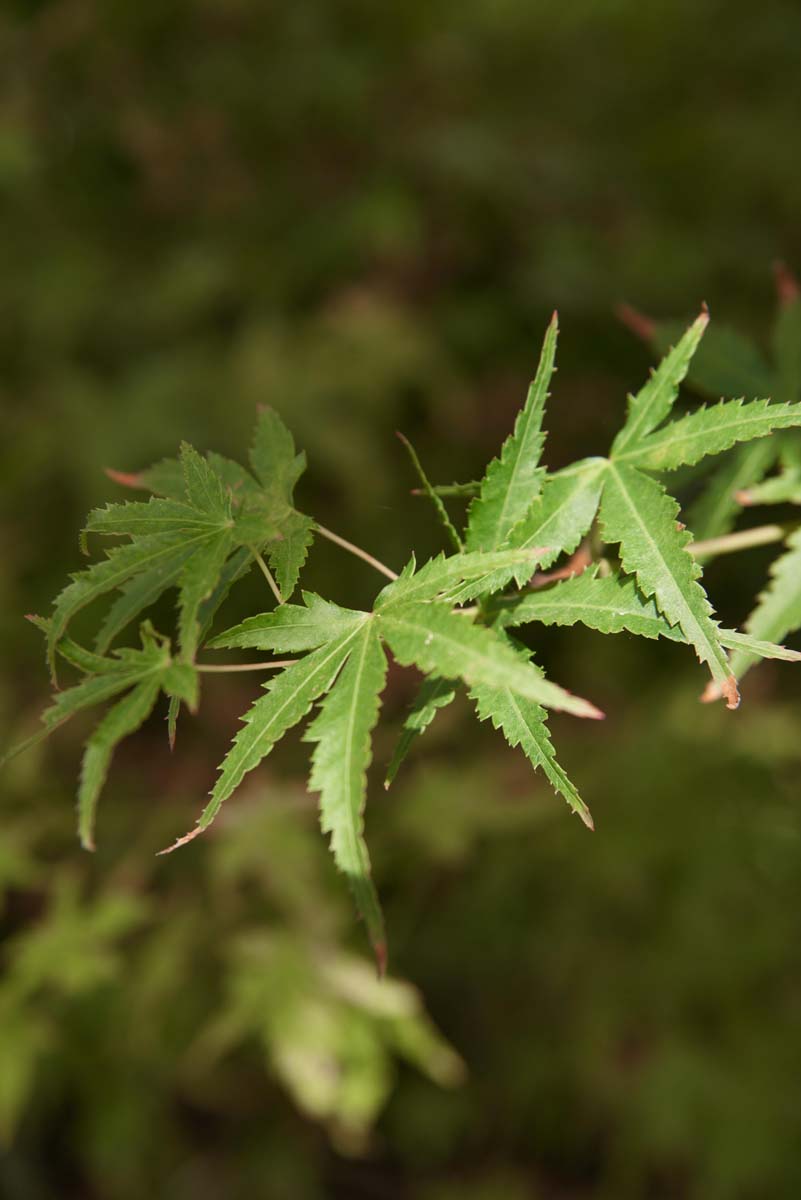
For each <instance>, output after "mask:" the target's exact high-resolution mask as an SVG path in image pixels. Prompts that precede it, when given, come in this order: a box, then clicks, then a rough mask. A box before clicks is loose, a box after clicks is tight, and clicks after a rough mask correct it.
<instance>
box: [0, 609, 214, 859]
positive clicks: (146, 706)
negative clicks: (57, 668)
mask: <svg viewBox="0 0 801 1200" xmlns="http://www.w3.org/2000/svg"><path fill="white" fill-rule="evenodd" d="M35 623H36V624H37V625H38V626H39V627H40V628H41V629H42V630H43V632H44V633H45V635H46V636H48V637H49V636H50V633H51V626H52V622H50V621H42V620H39V619H36V620H35ZM141 641H142V646H141V649H138V650H136V649H132V648H126V649H123V650H117V651H115V652H114V653H113V654H112V655H111V656H109V657H106V656H104V655H98V654H95V653H93V652H92V651H88V650H85V649H84V648H83V647H82V646H79V645H78V644H77V643H75V642H73V641H72V640H71V639H69V638H63V639H62V640H61V641H60V642H59V643H58V646H57V650H58V652H59V654H60V655H61V656H62V657H63V658H64V659H65V660H66V661H67V662H69V663H71V664H72V665H73V666H75V667H77V668H78V669H79V670H80V671H82V672H83V673H84V676H85V677H84V678H83V679H82V680H81V682H80V683H77V684H75V685H74V686H73V687H70V688H67V689H65V690H64V691H61V692H58V693H56V696H55V699H54V700H53V703H52V704H51V705H50V707H49V708H47V709H46V710H45V712H44V713H43V714H42V724H43V726H44V728H43V729H42V730H41V731H40V732H39V733H37V734H34V735H33V737H31V738H28V739H27V741H25V742H23V743H22V744H21V745H19V746H16V747H15V748H13V749H12V750H11V751H10V752H9V753H8V754H7V755H6V756H5V757H4V758H3V759H2V762H5V761H7V760H8V759H9V758H11V757H13V756H14V755H15V754H17V753H19V752H20V751H22V750H24V749H27V748H28V747H29V746H31V745H34V744H36V743H37V742H40V741H42V740H43V739H44V738H45V737H47V736H48V735H49V734H51V733H53V732H54V731H55V730H56V729H58V728H59V727H60V726H61V725H63V724H64V723H65V722H66V721H68V720H69V719H70V718H71V717H73V716H75V714H76V713H79V712H82V711H84V710H86V709H89V708H95V707H97V705H99V704H104V703H106V702H107V701H109V700H113V699H115V698H116V697H118V696H120V695H121V693H126V694H125V695H123V696H122V699H120V700H117V703H115V704H114V706H113V707H112V708H111V709H109V711H108V712H107V713H106V715H105V716H104V717H103V718H102V720H101V721H100V723H99V724H98V725H97V726H96V727H95V730H94V732H93V733H92V734H91V735H90V736H89V739H88V741H87V745H86V749H85V751H84V756H83V763H82V766H81V780H80V786H79V790H78V832H79V836H80V839H81V844H82V845H83V846H84V847H85V849H87V850H92V849H94V822H95V813H96V810H97V802H98V799H99V797H100V792H101V791H102V788H103V784H104V783H105V780H106V776H107V774H108V770H109V766H110V763H111V758H112V755H113V753H114V750H115V749H116V747H117V745H118V744H119V743H120V742H121V741H122V740H123V739H124V738H126V737H128V736H129V735H130V734H132V733H135V732H136V730H137V729H139V728H140V726H141V725H143V724H144V722H145V721H146V720H147V718H148V717H149V715H150V713H151V712H152V711H153V708H154V706H155V703H156V700H157V699H158V696H159V694H160V693H161V692H164V694H165V695H166V696H168V697H169V698H170V699H171V700H173V699H176V700H178V701H183V702H184V703H186V704H187V705H188V706H189V707H190V708H191V709H193V710H194V709H195V708H196V707H197V698H198V683H197V674H196V672H195V670H194V669H193V667H191V666H190V665H189V664H188V663H185V662H181V661H177V660H175V659H174V658H173V656H172V654H171V649H170V642H169V639H168V638H164V637H161V636H160V635H159V634H157V633H156V632H155V630H153V628H152V627H151V626H150V624H149V623H148V622H145V624H143V625H142V629H141Z"/></svg>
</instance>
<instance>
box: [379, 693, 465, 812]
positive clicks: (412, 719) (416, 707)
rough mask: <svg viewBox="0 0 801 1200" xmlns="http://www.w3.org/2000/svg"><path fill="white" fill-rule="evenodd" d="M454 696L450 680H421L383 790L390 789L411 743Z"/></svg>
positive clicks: (388, 769) (404, 723)
mask: <svg viewBox="0 0 801 1200" xmlns="http://www.w3.org/2000/svg"><path fill="white" fill-rule="evenodd" d="M455 696H456V685H455V684H454V682H453V680H452V679H440V678H439V677H437V676H436V675H433V676H431V677H430V678H428V679H424V680H423V682H422V684H421V685H420V690H419V691H418V693H417V696H416V697H415V701H414V704H413V705H412V707H411V709H410V711H409V713H408V715H407V717H406V720H405V721H404V722H403V728H402V730H401V733H400V737H399V738H398V741H397V744H396V746H395V750H394V752H393V755H392V758H391V760H390V764H389V766H388V767H387V773H386V777H385V779H384V787H385V788H390V787H391V786H392V784H393V783H394V782H395V777H396V775H397V774H398V771H399V770H400V768H401V764H402V763H403V761H404V759H405V758H406V755H407V754H408V753H409V750H410V749H411V747H412V744H413V742H414V741H415V740H416V739H417V738H418V737H419V736H420V734H421V733H425V731H426V729H428V727H429V725H430V724H431V722H432V721H433V720H434V717H435V716H436V715H437V709H440V708H446V707H447V706H448V705H449V704H450V703H451V701H452V700H453V699H454V697H455Z"/></svg>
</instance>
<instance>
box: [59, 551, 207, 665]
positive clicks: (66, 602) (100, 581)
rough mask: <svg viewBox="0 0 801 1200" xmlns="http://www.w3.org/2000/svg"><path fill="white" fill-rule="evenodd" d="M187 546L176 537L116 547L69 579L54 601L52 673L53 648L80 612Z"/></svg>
mask: <svg viewBox="0 0 801 1200" xmlns="http://www.w3.org/2000/svg"><path fill="white" fill-rule="evenodd" d="M200 541H201V537H197V538H193V539H192V541H191V547H192V548H194V546H195V545H197V544H199V543H200ZM189 546H190V543H188V542H183V541H182V540H181V539H180V536H179V535H176V534H157V535H155V536H153V537H148V538H141V539H139V540H138V541H136V542H131V543H130V544H128V545H124V546H117V547H115V548H114V549H113V550H111V551H109V552H108V553H107V556H106V558H105V559H103V560H102V561H100V562H97V563H94V564H93V565H92V566H91V567H88V568H87V569H86V570H85V571H80V572H78V573H76V574H74V575H72V576H71V579H72V582H71V583H69V584H67V586H66V587H65V588H64V590H63V591H62V592H61V593H60V594H59V595H58V596H57V597H56V602H55V607H54V609H53V614H52V618H51V622H50V634H49V638H48V662H49V664H50V669H51V673H52V674H53V675H55V650H56V645H57V643H58V641H59V640H60V638H61V637H62V635H63V634H64V631H65V630H66V628H67V625H68V624H69V622H70V621H71V619H72V618H73V617H74V616H75V614H76V613H77V612H79V611H80V609H82V608H85V607H86V605H87V604H91V603H92V601H93V600H96V599H98V598H99V597H100V596H105V595H107V594H108V593H109V592H112V591H114V589H115V588H118V587H121V586H122V585H123V584H125V583H127V582H128V580H129V579H132V578H133V576H135V575H138V574H140V573H141V572H143V571H146V570H150V569H153V568H155V567H156V566H157V565H160V564H163V563H165V562H166V561H168V560H170V559H171V557H173V556H174V555H175V553H176V552H177V551H179V550H182V549H188V548H189Z"/></svg>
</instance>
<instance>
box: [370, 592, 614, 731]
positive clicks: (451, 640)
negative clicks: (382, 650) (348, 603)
mask: <svg viewBox="0 0 801 1200" xmlns="http://www.w3.org/2000/svg"><path fill="white" fill-rule="evenodd" d="M376 620H377V621H378V622H379V625H380V629H381V633H382V635H383V636H384V637H385V638H386V640H387V642H388V643H389V647H390V649H391V650H392V653H393V654H394V656H395V658H396V659H397V660H398V662H399V663H401V665H403V666H411V665H412V664H414V665H415V666H417V667H419V668H420V670H421V671H425V672H426V673H427V674H433V675H440V676H443V677H445V678H447V679H456V678H459V679H463V680H464V681H465V683H467V684H469V685H470V686H471V687H473V686H475V685H478V684H489V685H490V686H492V687H502V688H503V687H505V688H508V689H509V690H510V691H512V692H514V694H515V695H519V696H522V697H523V698H525V699H528V700H534V701H536V702H537V703H539V704H543V705H545V706H546V707H548V708H555V709H559V710H562V711H564V712H570V713H573V714H574V715H575V716H579V717H594V718H598V717H600V716H602V714H601V713H600V712H599V711H598V709H597V708H595V706H594V705H592V704H590V703H589V702H588V701H587V700H582V699H581V698H580V697H578V696H573V695H571V693H570V692H567V691H565V690H564V688H561V687H559V686H558V685H557V684H555V683H551V682H550V680H548V679H546V678H545V676H544V675H543V673H542V672H541V671H540V669H539V668H538V667H535V666H534V664H533V663H524V662H521V661H520V659H519V658H518V657H517V655H516V654H515V653H514V652H513V651H512V650H511V649H510V648H509V646H508V645H506V644H505V642H504V640H503V638H502V637H500V636H499V634H497V633H496V632H495V631H494V630H492V629H488V628H482V627H480V626H477V625H472V624H471V623H470V621H469V620H468V619H467V618H466V617H464V616H460V615H459V614H458V613H453V612H451V611H450V609H449V607H448V606H447V605H445V604H436V603H428V604H397V605H394V604H393V605H392V607H391V608H387V609H386V610H384V611H382V612H381V613H378V614H377V615H376Z"/></svg>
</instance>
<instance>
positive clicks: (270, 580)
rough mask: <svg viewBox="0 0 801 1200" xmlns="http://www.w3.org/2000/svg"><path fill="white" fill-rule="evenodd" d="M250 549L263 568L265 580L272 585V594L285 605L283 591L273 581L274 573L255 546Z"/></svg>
mask: <svg viewBox="0 0 801 1200" xmlns="http://www.w3.org/2000/svg"><path fill="white" fill-rule="evenodd" d="M250 549H251V551H252V553H253V557H254V558H255V560H256V562H257V563H258V564H259V566H260V568H261V573H262V575H263V576H264V578H265V579H266V580H267V582H268V583H269V585H270V590H271V591H272V594H273V595H274V596H275V598H276V600H277V601H278V603H279V604H283V603H284V597H283V596H282V595H281V589H280V588H279V586H278V584H277V583H276V582H275V580H274V579H273V573H272V571H271V570H270V568H269V567H268V566H267V563H266V562H265V561H264V559H263V558H262V556H261V555H260V554H259V552H258V550H256V548H255V547H254V546H251V547H250Z"/></svg>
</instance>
